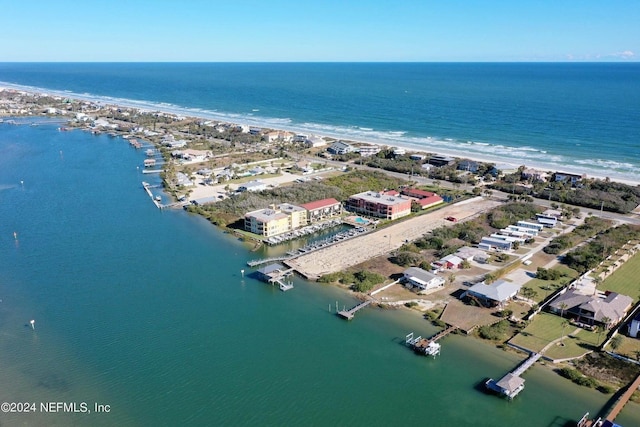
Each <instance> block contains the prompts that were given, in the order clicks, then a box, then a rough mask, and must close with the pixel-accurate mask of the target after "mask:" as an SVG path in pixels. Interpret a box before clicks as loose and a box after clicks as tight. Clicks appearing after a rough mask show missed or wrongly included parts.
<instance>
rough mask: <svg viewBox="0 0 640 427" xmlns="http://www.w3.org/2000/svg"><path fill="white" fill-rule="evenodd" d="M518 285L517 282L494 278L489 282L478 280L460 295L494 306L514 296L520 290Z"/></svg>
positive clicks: (502, 303)
mask: <svg viewBox="0 0 640 427" xmlns="http://www.w3.org/2000/svg"><path fill="white" fill-rule="evenodd" d="M520 287H521V285H519V284H517V283H511V282H506V281H504V280H496V281H495V282H493V283H491V284H486V283H485V282H480V283H477V284H475V285H473V286H472V287H470V288H469V289H467V290H466V292H464V293H463V294H462V296H463V297H468V298H471V299H474V300H478V301H479V302H480V303H481V304H483V305H485V306H489V307H494V306H497V305H504V304H505V303H507V302H508V301H510V300H511V299H513V298H515V296H516V295H517V294H518V292H519V291H520Z"/></svg>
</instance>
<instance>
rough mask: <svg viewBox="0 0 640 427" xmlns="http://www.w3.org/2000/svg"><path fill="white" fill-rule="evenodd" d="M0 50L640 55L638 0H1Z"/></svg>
mask: <svg viewBox="0 0 640 427" xmlns="http://www.w3.org/2000/svg"><path fill="white" fill-rule="evenodd" d="M0 10H1V11H2V20H1V22H2V38H3V43H0V61H4V62H8V61H212V62H216V61H256V62H261V61H427V62H429V61H637V60H638V58H639V57H640V46H639V45H640V1H638V0H553V1H548V0H535V1H534V0H530V1H525V0H522V1H520V0H510V1H506V0H505V1H497V0H484V1H483V0H467V1H461V0H437V1H432V0H342V1H339V0H322V1H321V0H254V1H251V0H224V1H222V0H208V1H207V0H183V1H174V0H144V1H141V0H127V1H124V0H110V1H104V0H94V1H78V0H73V1H70V0H48V1H43V0H32V1H12V0H0Z"/></svg>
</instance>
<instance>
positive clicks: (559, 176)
mask: <svg viewBox="0 0 640 427" xmlns="http://www.w3.org/2000/svg"><path fill="white" fill-rule="evenodd" d="M586 177H587V175H585V174H582V175H578V174H575V173H566V172H556V173H554V174H553V180H554V181H556V182H558V181H568V182H570V183H571V185H572V186H575V185H576V184H577V183H579V182H580V181H582V180H583V179H585V178H586Z"/></svg>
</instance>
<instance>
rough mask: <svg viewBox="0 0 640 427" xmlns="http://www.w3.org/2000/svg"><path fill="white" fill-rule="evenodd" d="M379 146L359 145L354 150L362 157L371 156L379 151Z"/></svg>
mask: <svg viewBox="0 0 640 427" xmlns="http://www.w3.org/2000/svg"><path fill="white" fill-rule="evenodd" d="M380 150H381V148H380V146H378V145H361V146H360V147H358V148H356V151H357V152H358V153H360V155H361V156H362V157H371V156H374V155H376V154H378V153H379V152H380Z"/></svg>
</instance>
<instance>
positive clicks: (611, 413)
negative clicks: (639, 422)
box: [605, 375, 640, 423]
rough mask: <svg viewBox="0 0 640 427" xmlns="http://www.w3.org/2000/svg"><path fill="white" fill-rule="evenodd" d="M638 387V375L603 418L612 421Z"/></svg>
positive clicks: (639, 380) (639, 381)
mask: <svg viewBox="0 0 640 427" xmlns="http://www.w3.org/2000/svg"><path fill="white" fill-rule="evenodd" d="M638 387H640V375H638V376H637V377H636V380H635V381H634V382H632V383H631V384H630V385H629V387H628V388H627V389H626V390H625V392H624V394H623V395H622V396H620V399H618V401H617V402H616V404H615V406H614V407H613V408H611V411H609V414H608V415H607V416H606V417H605V419H606V420H608V421H611V422H612V423H613V421H614V420H615V419H616V417H617V416H618V414H619V413H620V411H622V408H624V405H626V404H627V402H628V401H629V399H631V395H632V394H633V393H634V392H635V391H636V390H637V389H638Z"/></svg>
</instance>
